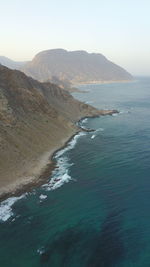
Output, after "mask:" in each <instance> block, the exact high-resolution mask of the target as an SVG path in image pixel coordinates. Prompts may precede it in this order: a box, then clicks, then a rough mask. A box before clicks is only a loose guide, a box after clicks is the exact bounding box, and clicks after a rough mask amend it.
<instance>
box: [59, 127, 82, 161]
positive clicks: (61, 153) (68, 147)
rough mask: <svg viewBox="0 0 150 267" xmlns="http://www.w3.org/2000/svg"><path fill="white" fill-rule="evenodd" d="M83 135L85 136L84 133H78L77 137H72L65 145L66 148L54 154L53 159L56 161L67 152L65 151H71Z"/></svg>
mask: <svg viewBox="0 0 150 267" xmlns="http://www.w3.org/2000/svg"><path fill="white" fill-rule="evenodd" d="M85 134H86V133H85V132H80V133H78V134H77V135H75V136H74V137H73V139H72V140H71V141H70V142H69V143H68V144H67V146H66V147H65V148H63V149H61V150H59V151H58V152H57V153H56V155H55V156H54V158H55V159H57V158H59V157H60V156H62V155H63V154H64V153H65V152H67V151H69V150H71V149H73V148H74V147H75V145H76V143H77V140H78V139H79V138H80V137H81V136H83V135H85Z"/></svg>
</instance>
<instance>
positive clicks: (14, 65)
mask: <svg viewBox="0 0 150 267" xmlns="http://www.w3.org/2000/svg"><path fill="white" fill-rule="evenodd" d="M26 63H27V62H26V61H13V60H11V59H9V58H7V57H4V56H0V64H1V65H4V66H5V67H8V68H10V69H20V68H21V67H23V65H24V64H26Z"/></svg>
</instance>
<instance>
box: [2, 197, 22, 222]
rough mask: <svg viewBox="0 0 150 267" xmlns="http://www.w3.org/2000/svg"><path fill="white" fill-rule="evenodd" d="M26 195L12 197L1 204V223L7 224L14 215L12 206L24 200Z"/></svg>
mask: <svg viewBox="0 0 150 267" xmlns="http://www.w3.org/2000/svg"><path fill="white" fill-rule="evenodd" d="M25 196H26V194H23V195H22V196H20V197H10V198H8V199H6V200H4V201H2V202H1V204H0V221H1V222H6V221H7V220H8V219H9V218H10V217H12V216H13V215H14V213H13V210H12V206H13V205H14V204H15V202H17V201H18V200H20V199H22V198H24V197H25Z"/></svg>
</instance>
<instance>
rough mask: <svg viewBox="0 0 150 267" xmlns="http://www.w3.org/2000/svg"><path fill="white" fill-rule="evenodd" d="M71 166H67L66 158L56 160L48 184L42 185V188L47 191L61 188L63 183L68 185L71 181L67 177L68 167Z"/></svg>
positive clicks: (69, 177)
mask: <svg viewBox="0 0 150 267" xmlns="http://www.w3.org/2000/svg"><path fill="white" fill-rule="evenodd" d="M71 165H72V164H69V162H68V158H67V157H61V158H59V159H57V164H56V168H55V170H54V171H53V173H52V178H51V180H50V181H49V183H47V184H45V185H43V187H44V188H45V189H46V190H47V191H50V190H55V189H57V188H59V187H60V186H62V185H63V184H64V183H68V182H69V181H70V180H71V176H70V175H69V167H70V166H71Z"/></svg>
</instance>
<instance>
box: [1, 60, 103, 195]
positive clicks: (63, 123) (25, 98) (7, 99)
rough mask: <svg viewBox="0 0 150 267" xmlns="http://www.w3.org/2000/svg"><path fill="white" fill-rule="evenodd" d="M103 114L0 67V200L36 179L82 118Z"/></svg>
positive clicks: (53, 88) (50, 86)
mask: <svg viewBox="0 0 150 267" xmlns="http://www.w3.org/2000/svg"><path fill="white" fill-rule="evenodd" d="M100 114H105V111H98V110H97V109H95V108H93V107H92V106H89V105H86V104H84V103H81V102H79V101H77V100H75V99H74V98H73V97H72V96H71V95H70V94H69V93H68V92H67V91H65V90H63V89H61V88H59V87H58V86H56V85H54V84H51V83H40V82H38V81H36V80H33V79H32V78H30V77H27V76H26V75H25V74H24V73H22V72H20V71H17V70H10V69H8V68H6V67H4V66H2V65H0V166H1V167H0V195H1V194H2V193H4V192H5V191H6V192H7V191H10V190H13V189H15V188H16V186H17V187H18V186H19V185H20V184H26V183H28V182H31V181H32V180H33V179H36V178H37V177H38V176H39V174H40V172H41V171H42V169H43V167H44V166H45V165H46V163H47V162H48V161H49V156H50V155H51V154H52V153H53V152H54V151H55V150H56V149H58V148H59V147H61V146H62V145H63V144H64V142H65V141H66V140H67V139H68V138H69V137H70V136H71V135H72V134H74V133H75V132H76V131H77V130H78V129H77V126H76V124H75V121H77V120H79V119H80V118H81V117H84V116H92V115H100Z"/></svg>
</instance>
